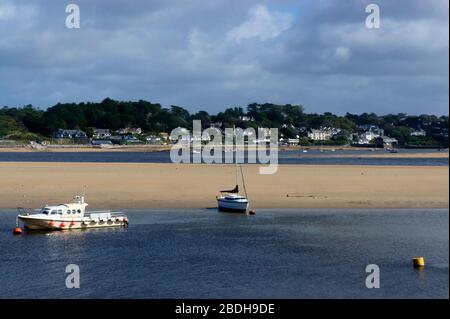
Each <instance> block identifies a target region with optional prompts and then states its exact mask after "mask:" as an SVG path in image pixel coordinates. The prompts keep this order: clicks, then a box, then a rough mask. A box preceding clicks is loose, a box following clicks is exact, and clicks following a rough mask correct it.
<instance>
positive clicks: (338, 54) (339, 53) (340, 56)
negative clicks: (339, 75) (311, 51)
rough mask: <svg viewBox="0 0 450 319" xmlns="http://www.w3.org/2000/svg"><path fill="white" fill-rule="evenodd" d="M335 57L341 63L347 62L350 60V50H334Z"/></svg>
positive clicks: (340, 48)
mask: <svg viewBox="0 0 450 319" xmlns="http://www.w3.org/2000/svg"><path fill="white" fill-rule="evenodd" d="M334 57H335V58H336V59H337V60H339V61H347V60H348V59H349V58H350V49H349V48H346V47H337V48H336V49H334Z"/></svg>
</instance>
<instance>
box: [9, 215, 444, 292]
mask: <svg viewBox="0 0 450 319" xmlns="http://www.w3.org/2000/svg"><path fill="white" fill-rule="evenodd" d="M128 215H129V219H130V226H129V228H127V229H125V228H120V229H100V230H95V229H94V230H85V231H76V230H73V231H57V232H24V233H23V234H22V235H18V236H13V235H12V233H11V231H12V228H13V227H14V225H15V216H16V213H15V212H13V211H0V298H448V297H449V259H448V254H449V211H448V209H444V210H440V209H415V210H373V209H372V210H360V209H357V210H324V209H314V210H311V209H309V210H308V209H303V210H258V211H257V214H256V215H255V216H247V215H236V214H225V213H218V212H217V211H216V210H215V209H204V210H155V209H151V210H142V211H136V210H135V211H130V212H128ZM415 256H424V257H425V261H426V267H425V268H424V269H423V270H421V271H420V270H416V269H414V268H413V267H412V258H413V257H415ZM68 264H76V265H78V266H79V269H80V288H72V289H68V288H66V283H65V282H66V277H67V276H68V275H69V274H67V273H66V272H65V270H66V266H67V265H68ZM368 264H376V265H378V267H379V269H380V288H378V289H376V288H373V289H368V288H367V287H366V284H365V281H366V276H367V275H368V273H366V271H365V270H366V266H367V265H368Z"/></svg>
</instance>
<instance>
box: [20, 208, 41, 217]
mask: <svg viewBox="0 0 450 319" xmlns="http://www.w3.org/2000/svg"><path fill="white" fill-rule="evenodd" d="M17 211H18V212H19V215H22V216H27V215H32V214H35V213H36V212H38V211H39V209H33V208H25V207H17Z"/></svg>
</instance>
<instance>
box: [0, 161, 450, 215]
mask: <svg viewBox="0 0 450 319" xmlns="http://www.w3.org/2000/svg"><path fill="white" fill-rule="evenodd" d="M242 167H243V170H244V175H245V178H246V185H247V191H248V196H249V200H250V203H251V205H250V208H252V209H260V208H261V209H277V208H279V209H296V208H335V209H339V208H340V209H351V208H379V209H383V208H399V209H408V208H430V209H431V208H448V207H449V186H448V180H449V168H448V166H430V167H427V166H371V165H370V166H369V165H368V166H360V165H297V164H296V165H290V164H284V165H280V166H279V168H278V172H277V173H276V174H273V175H260V174H259V173H258V170H259V165H255V164H250V165H243V166H242ZM0 176H1V178H0V194H2V196H1V197H0V208H1V209H14V208H15V207H18V206H22V207H28V208H39V207H42V206H44V205H45V204H57V203H61V202H67V201H69V200H70V199H71V198H72V196H74V195H76V194H79V193H81V192H82V191H83V189H84V188H85V190H86V201H87V202H88V203H89V204H90V207H95V208H99V209H101V208H104V209H124V208H128V209H140V208H141V209H145V208H147V209H151V208H155V209H158V208H168V209H169V208H173V209H177V208H186V209H190V208H213V207H216V200H215V197H216V195H218V194H219V191H220V190H221V189H228V188H229V187H233V186H234V184H235V177H234V165H232V164H228V165H227V164H210V165H208V164H162V163H161V164H159V163H61V162H56V163H42V162H40V163H37V162H0Z"/></svg>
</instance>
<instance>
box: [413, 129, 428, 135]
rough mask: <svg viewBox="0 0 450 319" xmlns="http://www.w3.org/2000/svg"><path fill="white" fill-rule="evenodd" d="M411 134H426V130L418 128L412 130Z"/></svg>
mask: <svg viewBox="0 0 450 319" xmlns="http://www.w3.org/2000/svg"><path fill="white" fill-rule="evenodd" d="M411 136H427V132H425V131H424V130H423V129H418V130H416V131H414V132H411Z"/></svg>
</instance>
